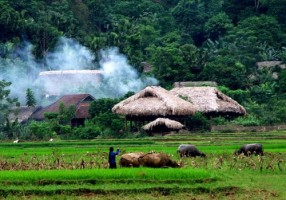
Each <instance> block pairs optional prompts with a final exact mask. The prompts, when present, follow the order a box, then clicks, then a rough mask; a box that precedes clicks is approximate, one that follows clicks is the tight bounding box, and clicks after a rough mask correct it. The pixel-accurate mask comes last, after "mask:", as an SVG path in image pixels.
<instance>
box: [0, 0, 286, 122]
mask: <svg viewBox="0 0 286 200" xmlns="http://www.w3.org/2000/svg"><path fill="white" fill-rule="evenodd" d="M285 10H286V2H285V1H284V0H275V1H273V0H45V1H43V0H13V1H10V0H0V55H1V63H0V70H1V71H4V70H5V67H7V65H5V62H8V60H13V59H15V58H16V57H17V56H18V57H19V55H18V54H16V53H15V52H16V50H17V48H19V46H20V45H22V44H23V42H29V43H31V44H32V45H33V48H32V53H33V56H35V58H36V59H38V60H40V59H41V58H43V57H44V56H45V55H46V54H47V52H51V51H53V49H54V48H55V45H56V43H57V41H58V39H59V38H60V37H62V36H64V37H67V38H72V39H75V40H77V41H78V42H79V43H80V44H82V45H84V46H86V47H87V48H89V49H90V50H91V51H92V52H94V54H95V55H96V54H98V52H99V51H100V50H101V49H104V48H108V47H118V49H119V51H120V53H122V54H124V55H126V56H127V58H128V60H129V62H130V64H131V65H132V66H134V67H135V68H136V69H137V70H138V71H139V72H140V73H142V74H143V75H144V74H146V75H152V76H154V77H155V78H156V79H157V80H159V84H160V85H161V86H163V87H165V88H168V89H169V88H171V86H172V84H173V83H174V82H176V81H216V82H217V83H218V85H219V88H220V90H221V91H222V92H224V93H226V94H227V95H229V96H231V97H232V98H234V99H235V100H236V101H238V102H239V103H241V104H242V105H243V106H245V108H246V110H247V112H248V113H249V115H248V116H247V117H246V118H245V119H244V121H243V122H241V123H245V124H248V125H249V124H253V125H259V124H275V123H276V124H277V123H285V122H286V115H285V113H286V98H285V97H286V94H285V92H286V69H285V65H283V63H285V62H286V15H285ZM264 61H281V62H280V63H278V64H277V63H275V64H273V65H271V64H269V63H268V64H265V63H264V64H265V65H263V64H262V65H259V62H264ZM22 62H24V63H25V62H26V60H24V59H22ZM146 65H148V66H149V68H150V69H151V70H149V71H144V66H146ZM22 66H25V65H22ZM42 68H43V69H46V70H49V68H48V67H47V66H46V65H43V66H42ZM1 73H2V72H1ZM7 84H8V83H5V82H2V83H1V85H0V92H1V93H2V91H5V89H6V87H7ZM11 84H12V85H13V82H12V83H11ZM23 93H25V91H23ZM5 98H6V97H5V95H0V99H5ZM2 102H3V100H2ZM6 103H7V102H5V103H1V104H0V107H1V106H2V104H3V106H2V107H3V109H4V108H5V106H4V104H6ZM1 120H2V121H3V118H2V119H1ZM238 120H240V119H238ZM221 121H223V120H222V119H219V120H217V122H216V123H220V122H221ZM221 123H223V122H221Z"/></svg>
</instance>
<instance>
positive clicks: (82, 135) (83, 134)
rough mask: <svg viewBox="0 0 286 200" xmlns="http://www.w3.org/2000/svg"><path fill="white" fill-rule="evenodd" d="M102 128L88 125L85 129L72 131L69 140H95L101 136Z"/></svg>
mask: <svg viewBox="0 0 286 200" xmlns="http://www.w3.org/2000/svg"><path fill="white" fill-rule="evenodd" d="M101 132H102V131H101V128H100V127H97V126H94V125H93V124H89V123H86V124H85V126H83V127H77V128H74V129H72V131H71V133H69V134H68V139H94V138H96V137H97V136H99V135H100V134H101Z"/></svg>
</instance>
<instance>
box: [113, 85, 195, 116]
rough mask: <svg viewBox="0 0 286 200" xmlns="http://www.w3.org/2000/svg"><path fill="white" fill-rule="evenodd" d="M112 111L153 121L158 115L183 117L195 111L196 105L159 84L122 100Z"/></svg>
mask: <svg viewBox="0 0 286 200" xmlns="http://www.w3.org/2000/svg"><path fill="white" fill-rule="evenodd" d="M112 112H114V113H117V114H122V115H125V116H126V119H128V120H135V121H151V120H154V119H156V118H158V117H168V118H172V117H183V116H189V115H193V114H194V113H195V108H194V106H193V105H192V104H191V103H190V102H188V101H185V100H183V99H181V98H180V97H176V96H175V95H173V94H171V93H170V92H169V91H168V90H165V89H164V88H161V87H159V86H148V87H146V88H145V89H144V90H141V91H140V92H138V93H136V94H135V95H133V96H131V97H129V98H127V99H125V100H123V101H121V102H120V103H118V104H116V105H115V106H114V107H113V108H112Z"/></svg>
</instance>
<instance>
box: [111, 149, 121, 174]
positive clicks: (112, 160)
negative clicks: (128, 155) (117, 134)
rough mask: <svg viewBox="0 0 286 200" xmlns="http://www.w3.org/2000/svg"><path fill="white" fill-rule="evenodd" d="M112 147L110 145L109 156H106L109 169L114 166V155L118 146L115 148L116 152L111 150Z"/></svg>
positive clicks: (117, 152)
mask: <svg viewBox="0 0 286 200" xmlns="http://www.w3.org/2000/svg"><path fill="white" fill-rule="evenodd" d="M113 150H114V148H113V147H110V148H109V156H108V163H109V168H110V169H115V168H116V155H118V154H119V152H120V151H119V148H118V149H117V150H116V152H114V151H113Z"/></svg>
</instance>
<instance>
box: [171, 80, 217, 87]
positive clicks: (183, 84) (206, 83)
mask: <svg viewBox="0 0 286 200" xmlns="http://www.w3.org/2000/svg"><path fill="white" fill-rule="evenodd" d="M173 86H174V87H198V86H211V87H216V86H217V83H216V82H215V81H185V82H175V83H174V85H173Z"/></svg>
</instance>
